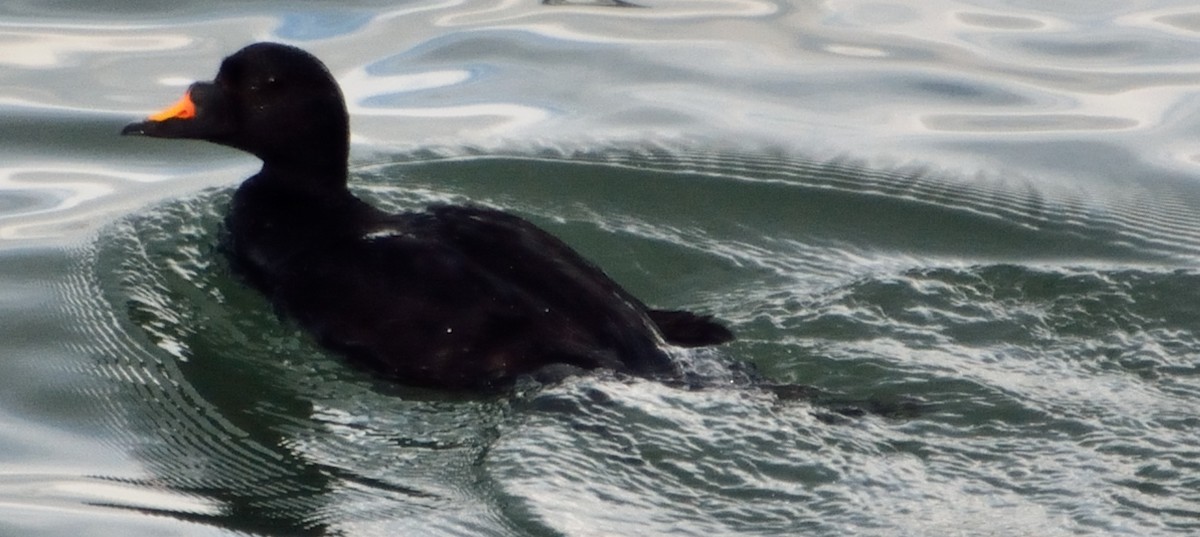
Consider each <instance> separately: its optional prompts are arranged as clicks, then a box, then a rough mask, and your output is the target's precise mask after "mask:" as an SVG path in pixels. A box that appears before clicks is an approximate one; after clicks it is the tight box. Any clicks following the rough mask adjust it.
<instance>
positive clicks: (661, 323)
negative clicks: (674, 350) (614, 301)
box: [649, 310, 734, 347]
mask: <svg viewBox="0 0 1200 537" xmlns="http://www.w3.org/2000/svg"><path fill="white" fill-rule="evenodd" d="M649 313H650V320H652V321H654V324H656V325H658V330H659V331H660V332H662V335H663V339H666V340H667V343H670V344H672V345H679V346H680V347H704V346H706V345H720V344H721V343H727V342H730V341H733V338H734V336H733V332H731V331H729V329H728V328H725V325H722V324H721V323H719V322H717V321H715V320H714V319H713V318H712V316H711V315H696V314H695V313H691V312H687V311H678V310H650V312H649Z"/></svg>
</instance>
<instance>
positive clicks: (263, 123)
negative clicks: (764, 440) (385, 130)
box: [121, 42, 734, 390]
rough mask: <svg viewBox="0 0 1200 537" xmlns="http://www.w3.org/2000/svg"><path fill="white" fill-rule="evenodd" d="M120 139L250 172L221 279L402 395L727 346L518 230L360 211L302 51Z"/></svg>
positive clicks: (332, 110)
mask: <svg viewBox="0 0 1200 537" xmlns="http://www.w3.org/2000/svg"><path fill="white" fill-rule="evenodd" d="M121 134H123V135H137V136H146V137H151V138H166V139H194V140H203V141H208V142H212V143H216V144H220V145H224V146H228V147H232V148H235V149H239V150H242V151H244V152H247V153H250V154H252V155H254V156H256V157H258V159H260V160H261V161H262V168H261V170H260V171H259V172H258V173H257V174H255V175H253V176H251V177H249V178H248V179H245V180H244V181H243V182H242V183H241V184H240V186H238V187H237V189H236V191H235V193H234V194H233V196H232V198H231V200H230V204H229V208H228V211H227V214H226V217H225V219H224V222H223V224H222V226H223V230H222V236H223V238H222V239H221V243H222V248H221V250H223V251H224V252H225V255H227V256H228V258H229V266H230V267H231V271H232V272H233V273H234V274H235V275H236V276H237V277H238V278H239V279H240V280H242V281H244V282H245V283H246V284H248V285H249V286H250V287H252V288H255V289H257V290H258V291H259V292H261V293H262V294H263V295H265V296H266V297H267V299H268V300H269V301H270V302H271V303H272V304H273V305H274V307H275V309H276V311H277V312H279V313H280V315H281V316H282V317H285V318H290V319H292V320H294V322H295V323H296V324H297V325H299V326H300V327H301V328H302V329H303V330H304V331H306V332H307V333H309V334H311V336H312V337H313V338H314V339H315V340H316V341H317V342H318V343H319V344H320V345H322V346H324V347H326V348H328V349H331V350H332V351H334V352H335V353H338V354H341V355H342V356H344V357H345V358H347V359H348V360H349V361H350V362H353V363H355V364H358V365H360V366H362V367H364V368H366V369H369V370H371V371H373V372H374V373H376V374H378V375H380V376H382V377H385V378H387V379H390V380H393V381H395V382H397V383H399V384H403V385H410V386H417V387H425V388H435V389H446V390H495V389H503V388H504V387H511V386H512V385H513V384H514V383H515V382H516V380H517V379H518V378H521V377H522V376H527V377H531V378H534V379H551V381H554V380H561V379H563V378H565V377H569V376H573V375H576V374H584V373H586V372H587V371H590V370H596V369H605V370H611V371H614V372H617V373H620V374H628V375H633V376H640V377H647V378H670V377H672V376H676V375H678V374H679V366H678V364H676V363H674V361H673V360H672V359H671V357H670V354H669V353H668V352H667V349H668V348H669V347H670V346H677V347H701V346H711V345H719V344H723V343H726V342H729V341H731V340H733V339H734V334H733V333H732V332H731V331H730V330H729V329H728V328H727V327H726V326H725V325H724V324H723V323H721V322H720V321H718V320H716V319H714V318H713V317H712V316H710V315H702V314H696V313H692V312H688V311H681V310H661V309H652V308H650V307H648V306H647V305H646V304H644V303H643V302H641V301H640V300H638V299H637V298H635V297H634V296H633V295H631V294H630V293H629V292H627V291H626V290H625V289H623V288H622V287H621V286H620V285H618V284H617V283H616V282H615V281H613V280H612V279H611V278H610V277H609V276H607V275H606V274H605V273H604V272H603V271H602V270H601V269H600V268H599V267H597V266H596V265H595V264H593V263H592V262H590V261H588V260H587V259H585V258H584V257H583V256H581V255H580V254H579V253H577V252H576V251H575V250H573V249H572V248H571V247H570V246H568V245H567V244H566V243H564V242H563V241H562V240H560V239H558V238H556V237H554V236H553V235H551V234H550V233H549V232H547V231H545V230H542V229H541V228H539V227H537V226H536V225H534V224H533V223H531V222H529V221H528V220H525V219H523V218H521V217H519V216H517V215H514V214H510V213H508V212H505V211H502V210H499V209H495V208H489V207H485V206H480V205H476V204H434V205H430V206H428V207H426V208H424V209H423V210H419V211H413V212H404V213H399V214H391V213H388V212H385V211H383V210H381V209H379V208H376V207H374V206H372V205H371V204H369V203H367V202H366V201H364V200H362V199H360V198H358V197H356V196H355V195H354V194H353V193H352V192H351V190H350V188H349V176H350V173H349V151H350V119H349V114H348V113H347V109H346V104H345V100H344V98H343V96H342V92H341V89H340V87H339V85H338V83H337V81H336V79H335V78H334V76H333V75H332V74H331V73H330V71H329V70H328V69H327V68H326V67H325V65H324V64H323V63H322V62H321V61H320V60H319V59H317V58H316V57H315V56H313V55H312V54H310V53H308V52H306V51H304V50H302V49H300V48H297V47H294V46H291V45H286V44H281V43H271V42H260V43H254V44H251V45H249V46H246V47H245V48H242V49H241V50H239V51H237V52H235V53H234V54H232V55H230V56H228V57H226V58H225V59H224V60H223V61H222V62H221V65H220V68H219V69H218V72H217V75H216V77H215V78H214V79H213V80H212V81H211V82H196V83H193V84H192V85H191V86H189V87H188V89H187V91H186V92H185V93H184V95H183V97H182V98H181V99H180V100H179V101H178V102H177V103H175V104H174V105H172V106H170V107H168V108H166V109H164V110H163V111H161V112H159V113H156V114H153V115H151V116H149V117H147V118H146V119H145V120H144V121H139V122H135V123H131V124H129V125H127V126H125V127H124V128H123V129H122V131H121Z"/></svg>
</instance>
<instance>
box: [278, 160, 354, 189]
mask: <svg viewBox="0 0 1200 537" xmlns="http://www.w3.org/2000/svg"><path fill="white" fill-rule="evenodd" d="M258 175H259V176H260V177H262V178H263V180H265V181H267V182H270V183H272V184H275V185H278V186H279V187H282V188H286V189H289V190H292V191H296V192H305V193H310V194H315V195H320V196H329V195H331V194H343V193H346V194H348V193H349V188H348V187H347V184H346V183H347V162H346V159H345V158H344V157H343V158H340V159H337V158H334V159H328V160H324V159H312V158H308V159H296V158H289V159H286V160H283V159H280V160H275V159H270V160H268V159H264V160H263V167H262V171H260V172H259V174H258Z"/></svg>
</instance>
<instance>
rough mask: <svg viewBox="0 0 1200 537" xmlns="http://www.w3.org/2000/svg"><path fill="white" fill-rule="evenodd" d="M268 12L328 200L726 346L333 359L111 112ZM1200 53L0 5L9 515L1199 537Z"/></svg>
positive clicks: (101, 525) (807, 27) (105, 523)
mask: <svg viewBox="0 0 1200 537" xmlns="http://www.w3.org/2000/svg"><path fill="white" fill-rule="evenodd" d="M258 40H275V41H283V42H288V43H293V44H296V45H299V46H302V47H304V48H306V49H308V50H310V51H312V52H313V53H315V54H316V55H318V56H319V57H321V58H322V59H324V60H325V61H326V62H327V64H328V65H329V67H330V69H331V71H332V72H333V73H334V74H335V76H336V77H337V78H338V80H339V81H340V82H341V83H342V85H343V89H344V92H345V94H346V96H347V99H348V101H349V108H350V111H351V115H352V121H353V127H352V129H353V142H354V151H353V156H352V166H353V171H352V177H353V179H352V180H353V184H354V186H353V188H354V189H355V191H356V192H357V193H358V194H360V195H362V196H363V197H365V198H368V199H370V200H372V201H373V202H374V203H376V204H379V205H381V206H384V207H387V208H389V209H395V210H402V209H414V208H419V207H421V206H422V205H424V204H426V203H429V202H433V201H455V202H468V201H469V202H473V203H481V204H486V205H489V206H494V207H499V208H503V209H505V210H509V211H512V212H514V213H517V214H520V215H522V216H525V217H526V218H529V219H530V220H532V221H534V222H536V223H537V224H539V225H541V226H543V227H545V228H546V229H548V230H550V231H551V232H552V233H554V234H556V235H558V236H560V237H562V238H563V239H564V240H566V241H567V242H568V243H570V244H571V245H572V246H574V247H576V248H577V249H579V250H580V251H581V252H582V253H584V254H585V255H586V256H587V257H589V258H590V259H593V260H594V261H595V262H596V263H597V264H599V265H600V266H602V267H604V269H605V270H606V271H608V272H609V273H610V274H611V275H612V276H613V277H614V278H615V279H617V280H618V281H619V282H621V283H622V284H623V285H625V286H626V287H627V288H628V289H630V290H631V291H632V292H634V293H635V294H636V295H638V296H639V297H641V298H643V299H644V300H645V301H646V302H648V303H650V304H653V305H656V306H660V307H669V308H689V309H695V310H700V311H705V312H710V313H713V314H715V315H717V316H718V317H720V318H722V319H725V320H727V321H728V322H729V324H730V325H731V326H732V328H733V329H734V330H735V331H736V332H737V333H738V335H739V340H738V341H737V342H735V343H733V344H731V345H728V346H726V347H724V348H721V349H719V350H716V351H703V352H690V353H688V352H678V353H677V359H678V360H679V361H680V362H681V363H682V364H684V365H685V367H686V368H687V369H689V370H690V371H692V372H693V373H695V375H696V376H697V377H700V378H703V379H704V381H703V382H698V383H696V385H691V386H679V385H670V384H663V383H658V382H653V381H648V380H639V379H628V378H618V377H614V376H613V375H606V374H603V373H598V374H595V375H590V376H586V377H581V378H575V379H571V380H569V381H567V382H565V383H562V384H559V385H555V386H549V387H542V388H538V387H536V386H523V387H522V388H521V389H519V390H518V391H517V392H516V393H512V394H506V395H502V396H486V397H483V396H479V397H468V396H462V395H455V394H446V393H439V392H432V391H424V390H416V389H411V388H405V387H398V386H391V385H387V384H385V383H383V382H381V381H378V380H376V379H373V378H371V377H370V376H369V375H367V374H365V373H363V372H361V371H358V370H356V369H354V368H352V367H349V366H347V365H345V364H344V363H343V362H342V361H341V360H339V359H338V358H337V357H336V356H335V355H331V354H329V353H327V352H325V351H323V350H322V349H320V348H319V347H317V346H315V345H314V344H313V343H312V342H311V341H310V340H309V339H307V338H306V337H305V336H304V335H303V334H302V333H301V332H299V331H298V330H297V328H296V327H295V326H294V325H292V324H290V323H288V322H287V321H286V320H281V319H280V318H278V317H277V316H276V315H275V313H274V312H273V311H272V309H271V307H270V305H269V304H267V303H266V301H265V300H264V299H263V298H261V297H260V296H258V295H257V294H255V293H254V292H252V291H250V290H248V289H247V288H245V287H244V286H243V285H242V284H241V283H240V282H239V281H238V280H237V279H236V278H234V277H233V276H231V275H230V273H229V269H228V266H227V265H226V263H225V261H224V259H223V258H222V257H221V256H220V255H219V254H218V252H217V251H216V246H215V245H216V243H217V236H218V233H219V226H220V221H221V218H222V215H223V213H224V211H225V205H226V203H227V201H228V199H229V196H230V195H231V193H232V191H233V188H234V187H235V185H236V184H237V182H238V180H239V179H240V178H243V177H246V176H248V175H249V174H251V173H253V172H254V170H255V162H254V161H253V159H251V158H249V157H246V156H244V155H240V154H238V153H236V152H233V151H230V150H225V149H222V148H218V147H214V146H209V145H205V144H202V143H198V142H174V141H161V140H149V139H144V138H141V139H127V138H121V137H119V136H117V132H118V131H119V130H120V127H121V126H122V125H124V124H125V123H127V122H129V121H132V120H135V119H137V118H139V117H142V116H144V115H145V114H147V113H148V112H150V111H152V110H155V109H157V108H160V107H161V106H163V105H166V104H168V103H170V102H173V101H174V100H175V99H176V98H177V97H178V95H179V94H180V93H181V92H182V90H183V88H185V87H186V86H187V84H188V83H190V82H191V81H193V80H197V79H209V78H211V77H212V75H213V74H214V73H215V70H216V67H217V65H218V64H219V62H220V60H221V58H222V57H224V56H225V55H227V54H229V53H231V52H233V51H235V50H237V49H238V48H240V47H241V46H243V45H245V44H247V43H249V42H253V41H258ZM1197 50H1200V7H1197V6H1196V5H1194V3H1189V2H1171V1H1165V0H1164V1H1134V2H1129V1H1126V2H1109V1H1103V0H1100V1H1097V0H1091V1H1087V2H1083V1H1079V2H1076V1H1059V2H1031V1H1023V0H1008V1H1002V0H972V1H966V0H958V1H926V2H919V3H912V2H907V3H900V2H888V1H854V0H846V1H842V0H828V1H824V2H803V1H800V2H768V1H754V0H741V1H739V0H686V1H683V0H678V1H677V0H629V1H628V2H625V1H612V0H591V1H589V0H578V1H570V0H564V1H546V2H541V3H539V2H537V1H534V0H526V1H519V2H513V1H506V2H463V1H443V2H435V1H428V2H427V1H418V2H382V1H379V2H365V1H364V2H341V3H328V2H316V1H306V2H277V1H267V0H263V1H255V2H207V3H199V4H196V3H192V4H184V5H182V6H179V7H176V6H174V5H169V4H163V5H158V4H154V5H150V4H148V3H145V2H133V1H129V0H125V1H122V2H111V1H110V2H89V3H80V2H65V1H63V2H59V1H51V2H27V1H15V2H7V3H4V4H3V5H0V110H2V111H3V113H2V114H0V122H2V125H3V126H2V128H0V141H2V143H0V156H2V157H3V158H2V159H0V308H2V309H3V312H2V313H0V319H3V321H0V356H3V360H0V535H22V536H25V535H54V536H66V535H71V536H74V535H187V536H192V535H231V534H249V535H347V536H349V535H354V536H357V535H497V536H524V535H533V536H554V535H564V536H568V535H569V536H616V535H622V536H623V535H704V536H711V535H756V536H761V535H780V536H782V535H829V536H835V535H837V536H840V535H880V536H893V535H911V536H926V535H1004V536H1010V535H1011V536H1025V535H1044V536H1056V535H1136V536H1144V535H1194V534H1196V533H1198V532H1200V447H1197V446H1200V417H1198V415H1197V414H1198V410H1200V271H1198V270H1197V268H1196V267H1197V266H1198V264H1200V231H1198V230H1200V211H1198V210H1197V207H1200V139H1198V136H1197V133H1200V99H1198V98H1197V97H1198V96H1200V60H1198V59H1197V58H1200V56H1198V55H1197V53H1196V51H1197ZM747 364H750V365H747ZM752 368H753V369H757V371H758V373H759V374H761V375H762V376H763V377H765V379H767V381H768V383H770V384H785V385H786V384H795V385H805V386H810V387H812V388H813V390H799V389H795V388H792V389H779V388H776V389H772V388H771V387H770V386H767V385H763V384H761V383H759V384H748V383H747V382H745V379H746V377H747V373H746V371H747V370H748V369H752Z"/></svg>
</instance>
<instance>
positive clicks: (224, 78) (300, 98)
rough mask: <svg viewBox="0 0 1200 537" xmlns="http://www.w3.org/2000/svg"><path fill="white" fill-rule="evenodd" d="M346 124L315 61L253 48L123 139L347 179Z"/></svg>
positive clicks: (277, 49) (332, 86)
mask: <svg viewBox="0 0 1200 537" xmlns="http://www.w3.org/2000/svg"><path fill="white" fill-rule="evenodd" d="M349 133H350V131H349V118H348V116H347V114H346V104H345V101H344V100H343V98H342V92H341V90H340V89H339V88H338V85H337V81H336V80H334V78H333V76H332V75H331V74H330V73H329V70H328V69H326V68H325V65H324V64H322V63H321V61H320V60H318V59H317V58H316V57H314V56H313V55H311V54H309V53H307V52H305V51H303V50H300V49H298V48H296V47H292V46H289V45H282V44H279V43H255V44H253V45H250V46H247V47H245V48H243V49H241V50H239V51H237V52H236V53H234V54H233V55H231V56H229V57H228V58H225V60H224V61H223V62H221V68H220V70H219V71H218V72H217V76H216V78H215V79H213V81H212V82H197V83H194V84H192V85H191V87H189V88H188V90H187V92H186V93H184V95H183V98H181V99H180V100H179V102H177V103H175V104H174V105H172V106H170V107H168V108H166V109H164V110H163V111H161V112H159V113H157V114H154V115H151V116H150V117H148V118H147V119H146V120H145V121H140V122H137V123H132V124H129V125H127V126H125V128H124V129H122V130H121V134H127V135H129V134H131V135H141V136H149V137H153V138H185V139H196V140H206V141H209V142H214V143H217V144H221V145H225V146H229V147H233V148H236V149H240V150H242V151H246V152H248V153H251V154H253V155H255V156H257V157H258V158H260V159H262V160H263V162H264V164H265V166H267V167H271V166H279V167H287V168H295V167H302V168H311V167H314V166H315V167H318V168H322V169H324V168H332V169H341V170H342V173H344V170H345V167H346V159H347V155H348V153H349V136H350V134H349Z"/></svg>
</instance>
